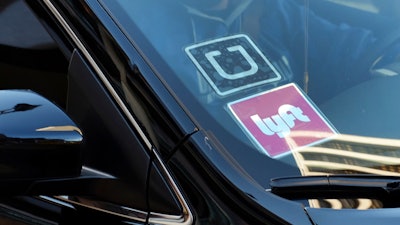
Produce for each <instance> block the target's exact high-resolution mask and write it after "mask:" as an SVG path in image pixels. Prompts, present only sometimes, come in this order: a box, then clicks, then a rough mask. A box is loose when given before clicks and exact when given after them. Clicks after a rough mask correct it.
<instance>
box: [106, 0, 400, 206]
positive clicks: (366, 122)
mask: <svg viewBox="0 0 400 225" xmlns="http://www.w3.org/2000/svg"><path fill="white" fill-rule="evenodd" d="M101 3H102V4H103V6H104V7H105V8H106V9H107V10H108V12H109V14H110V15H111V16H112V17H113V18H114V20H115V21H118V22H117V23H118V24H119V25H120V26H121V29H122V30H123V31H124V32H125V33H126V35H127V36H128V37H129V38H131V39H132V42H134V44H135V46H136V47H137V48H138V49H139V50H140V51H141V52H143V53H144V55H146V57H148V58H147V59H148V62H149V63H150V64H152V66H153V68H154V70H155V71H156V72H157V74H158V75H159V76H160V79H162V80H163V81H165V82H166V83H167V85H168V86H169V87H170V88H171V90H172V91H173V92H174V94H175V95H176V96H177V98H179V101H180V102H182V104H183V105H184V108H185V109H187V111H188V114H189V115H190V116H192V117H193V118H194V121H196V122H198V126H199V127H200V128H201V129H202V130H203V131H204V132H206V133H207V135H208V136H209V137H211V138H212V139H213V140H218V142H219V144H221V146H223V148H222V149H226V151H227V152H228V153H229V154H230V156H231V157H232V159H235V160H236V161H237V162H238V163H239V165H241V167H243V169H244V170H245V171H246V172H248V173H249V174H250V175H251V176H253V177H254V179H255V180H257V181H259V182H260V183H262V182H263V181H261V180H263V179H264V178H265V177H264V176H261V178H258V177H257V176H259V171H260V170H263V171H264V172H263V173H265V174H267V173H269V174H270V175H268V177H276V176H279V175H282V174H284V175H290V174H292V175H297V173H298V174H301V175H321V174H379V175H396V176H398V175H399V174H398V171H399V162H400V160H399V156H400V141H399V140H398V139H399V137H400V120H399V119H398V115H400V108H399V106H398V103H397V102H398V96H400V94H399V91H398V90H399V88H398V87H399V85H400V77H399V72H400V57H399V56H400V55H399V53H400V26H399V25H400V19H399V17H400V1H398V0H385V1H382V0H284V1H280V0H202V1H199V0H146V1H139V0H102V1H101ZM133 40H135V41H133ZM255 165H257V166H255ZM274 165H275V166H277V167H278V166H281V167H282V168H283V166H282V165H286V168H287V169H285V170H284V171H285V172H280V171H277V170H275V169H274V168H271V167H272V166H274ZM263 166H264V167H263ZM264 182H266V181H264ZM265 186H267V184H265ZM327 202H329V201H327ZM327 202H325V203H316V204H317V205H318V204H319V206H321V207H322V206H323V205H326V204H327ZM353 205H354V204H353ZM367 205H368V204H367ZM376 205H377V203H372V204H369V205H368V206H367V208H368V207H377V206H376ZM352 207H358V205H357V206H352Z"/></svg>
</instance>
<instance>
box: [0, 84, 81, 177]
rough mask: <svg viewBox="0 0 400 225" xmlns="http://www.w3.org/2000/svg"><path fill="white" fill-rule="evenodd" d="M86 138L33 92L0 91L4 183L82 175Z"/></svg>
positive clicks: (0, 163) (0, 168) (0, 159)
mask: <svg viewBox="0 0 400 225" xmlns="http://www.w3.org/2000/svg"><path fill="white" fill-rule="evenodd" d="M82 142H83V136H82V133H81V131H80V130H79V128H77V126H76V125H75V123H74V122H73V121H72V120H71V119H70V118H69V117H68V116H67V115H66V114H65V113H64V112H63V111H62V110H61V109H60V108H59V107H57V106H56V105H55V104H53V103H52V102H50V101H49V100H47V99H45V98H44V97H42V96H40V95H39V94H37V93H35V92H32V91H29V90H0V179H1V180H7V179H12V180H15V179H19V180H21V179H23V180H33V179H34V180H38V179H49V178H67V177H77V176H79V175H80V174H81V169H82V162H81V144H82Z"/></svg>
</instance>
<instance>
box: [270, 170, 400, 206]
mask: <svg viewBox="0 0 400 225" xmlns="http://www.w3.org/2000/svg"><path fill="white" fill-rule="evenodd" d="M270 186H271V192H272V193H274V194H276V195H279V196H281V197H284V198H288V199H313V198H374V199H381V200H386V201H387V200H389V201H395V202H400V198H397V197H400V177H395V176H378V175H326V176H299V177H283V178H276V179H272V180H271V182H270Z"/></svg>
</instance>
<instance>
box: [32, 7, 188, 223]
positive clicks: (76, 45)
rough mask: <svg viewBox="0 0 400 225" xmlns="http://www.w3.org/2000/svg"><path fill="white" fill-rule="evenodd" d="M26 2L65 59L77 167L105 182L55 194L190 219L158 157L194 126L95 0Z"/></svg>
mask: <svg viewBox="0 0 400 225" xmlns="http://www.w3.org/2000/svg"><path fill="white" fill-rule="evenodd" d="M27 3H28V4H29V5H30V6H31V7H32V9H34V10H35V12H36V13H37V15H38V16H39V17H40V18H41V19H42V20H43V21H44V24H45V26H46V27H47V28H48V30H49V32H50V33H51V34H52V36H53V38H54V39H55V40H56V42H57V44H58V45H59V47H60V49H61V50H62V52H63V54H64V55H65V56H66V58H67V59H68V61H69V66H68V71H67V77H68V94H67V102H66V111H67V113H68V115H69V116H71V118H72V119H73V120H74V121H75V122H76V123H77V125H78V126H79V127H80V129H81V130H82V132H83V133H84V138H85V144H84V148H83V160H84V168H83V171H86V172H87V171H89V172H90V173H94V174H97V175H99V176H103V177H107V178H109V179H110V180H111V181H110V182H108V183H101V184H100V183H94V184H93V185H92V187H91V192H90V193H88V195H84V196H81V195H63V196H58V197H56V198H55V199H56V200H58V201H59V200H61V201H63V202H66V203H69V204H72V205H74V206H78V207H84V208H90V209H92V210H93V209H94V210H97V211H99V212H103V213H106V214H111V215H116V216H117V217H119V218H121V220H128V221H135V222H138V223H161V224H162V223H170V222H175V223H187V222H188V221H190V218H189V217H190V216H189V212H188V211H189V210H188V208H187V206H186V203H185V201H184V199H183V197H182V195H181V194H180V192H179V189H178V188H177V186H176V184H175V182H174V180H173V178H172V177H171V175H170V174H169V172H168V170H167V169H166V167H165V166H164V164H163V161H162V160H161V157H163V156H162V155H168V153H169V152H170V151H172V150H173V149H174V148H175V147H176V146H177V145H178V144H179V143H181V141H182V140H183V139H184V138H185V137H186V136H187V135H188V134H189V133H190V132H192V131H193V130H195V128H194V126H193V124H192V123H191V122H190V120H189V119H187V118H185V115H184V113H183V111H182V110H181V109H180V107H178V106H177V105H176V102H175V101H174V100H173V98H172V96H170V95H169V94H168V92H167V90H166V89H165V87H163V85H162V84H161V83H160V81H159V80H158V79H155V76H154V74H153V73H152V71H151V70H150V69H149V66H148V65H147V64H146V63H144V61H143V59H142V58H141V56H140V55H139V54H138V52H136V51H135V48H134V47H133V46H131V44H130V43H129V42H127V39H126V37H124V35H123V34H122V32H121V31H120V30H118V29H117V28H116V26H115V24H113V21H112V20H111V19H110V18H109V17H108V16H107V14H106V12H105V11H104V9H102V8H101V7H100V6H99V5H98V3H97V2H96V1H87V2H85V1H55V0H54V1H48V0H43V1H27ZM152 83H154V86H153V84H152ZM155 89H156V90H155ZM160 93H161V96H162V97H161V98H163V99H161V100H160V97H159V96H158V95H159V94H160ZM164 99H167V100H166V101H167V102H168V103H167V104H168V105H169V106H170V107H169V108H170V109H171V110H166V109H165V108H164V107H165V104H164V103H162V102H163V101H164ZM171 106H173V107H171ZM171 111H172V112H171ZM170 113H174V114H178V115H182V120H181V124H183V128H182V126H180V125H177V124H176V122H175V121H174V120H173V119H172V117H171V116H170ZM182 121H183V122H182ZM189 131H190V132H189Z"/></svg>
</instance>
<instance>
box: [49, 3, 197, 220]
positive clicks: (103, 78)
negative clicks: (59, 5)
mask: <svg viewBox="0 0 400 225" xmlns="http://www.w3.org/2000/svg"><path fill="white" fill-rule="evenodd" d="M42 1H43V2H44V3H45V4H46V6H47V7H48V8H49V10H50V11H51V12H52V13H53V15H54V16H55V17H56V18H57V20H58V21H59V22H60V23H61V25H62V26H63V27H64V29H65V30H66V31H67V32H68V34H69V35H70V37H71V38H72V40H73V41H74V43H75V44H76V45H77V47H78V48H79V50H81V51H82V53H83V54H84V56H85V57H86V59H87V60H88V61H89V63H90V65H91V66H92V67H93V68H94V70H95V71H96V72H97V74H98V76H99V77H100V79H101V81H102V82H103V84H104V85H105V87H106V88H107V90H108V91H109V92H110V94H111V95H112V97H113V98H114V99H115V101H116V102H117V104H118V105H119V107H120V108H121V110H122V111H123V112H124V114H125V115H126V116H127V118H128V119H129V121H130V122H131V123H132V125H133V126H134V127H135V129H136V130H137V131H138V132H139V135H140V136H141V138H142V139H143V141H144V142H145V144H146V145H147V148H148V150H149V151H150V153H151V152H153V153H154V154H155V155H156V159H157V160H158V162H159V163H160V165H161V167H162V169H163V170H164V171H165V174H166V175H167V178H168V182H169V184H170V185H171V187H172V189H173V191H174V192H175V195H176V196H177V197H178V200H179V201H180V203H181V205H182V208H183V216H175V215H166V214H158V213H154V212H151V213H150V218H149V222H150V223H155V224H165V225H178V224H179V225H189V224H192V223H193V214H192V212H191V211H190V208H189V206H188V204H187V202H186V201H185V199H184V197H183V195H182V193H181V192H180V190H179V188H178V186H177V185H176V183H175V181H174V180H173V178H172V176H171V174H170V173H169V172H168V170H167V168H166V166H165V165H164V163H163V162H162V160H161V158H160V156H159V155H158V153H157V151H153V147H152V144H151V142H150V140H149V139H148V138H147V137H146V135H145V133H144V132H143V131H142V129H141V128H140V126H139V124H138V123H137V121H136V120H135V119H134V118H133V116H132V115H131V114H130V112H129V110H128V108H127V106H126V105H125V104H124V103H123V101H122V100H121V98H120V97H119V96H118V94H117V92H116V91H115V90H114V88H113V87H112V85H111V83H110V82H109V81H108V80H107V78H106V76H105V75H104V73H103V72H102V71H101V69H100V67H99V66H98V65H97V64H96V62H95V60H94V59H93V58H92V57H91V55H90V53H89V52H88V50H87V49H86V48H85V46H84V45H83V43H82V42H81V41H80V40H79V38H78V37H77V36H76V34H75V33H74V31H73V30H72V28H71V27H70V26H69V25H68V23H67V21H66V20H64V18H63V17H62V16H61V14H60V13H59V12H58V10H57V9H56V7H55V6H54V5H53V3H52V2H51V0H42ZM62 200H65V198H62ZM67 202H69V203H72V204H79V203H77V202H71V201H70V200H68V201H67ZM82 206H86V205H82ZM86 207H91V206H86ZM93 209H95V210H100V211H103V212H106V213H111V214H115V215H118V216H123V217H127V218H130V219H134V220H139V221H142V220H143V218H142V217H141V216H140V214H141V211H139V210H134V209H130V208H125V209H126V213H128V212H130V213H133V214H135V216H134V215H129V216H126V215H124V214H119V213H114V212H112V211H108V210H103V209H101V208H97V207H94V208H93Z"/></svg>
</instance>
